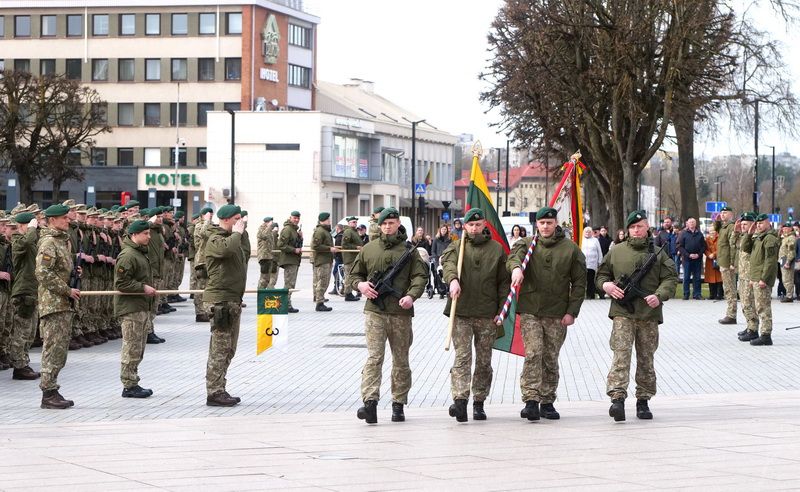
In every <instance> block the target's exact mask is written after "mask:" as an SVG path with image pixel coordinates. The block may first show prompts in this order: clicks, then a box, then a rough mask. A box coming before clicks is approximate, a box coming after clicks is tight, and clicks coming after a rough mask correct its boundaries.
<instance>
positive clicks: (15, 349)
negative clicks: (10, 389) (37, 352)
mask: <svg viewBox="0 0 800 492" xmlns="http://www.w3.org/2000/svg"><path fill="white" fill-rule="evenodd" d="M23 297H28V300H27V302H33V304H34V307H33V313H32V314H31V316H29V317H27V318H23V317H22V311H23V310H22V309H21V308H20V307H19V306H20V304H21V303H23V302H26V301H25V300H23V299H22V298H23ZM11 305H12V309H10V310H9V311H12V312H13V327H12V330H11V339H10V341H9V342H10V343H9V347H8V356H9V358H10V359H11V363H12V364H13V366H14V369H22V368H23V367H26V366H28V365H30V362H31V359H30V357H29V356H28V352H30V350H31V345H32V344H33V339H34V338H35V336H36V327H37V325H38V321H39V315H38V314H37V312H36V298H35V297H33V296H16V297H14V298H12V300H11Z"/></svg>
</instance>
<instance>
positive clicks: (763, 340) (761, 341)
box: [750, 335, 772, 345]
mask: <svg viewBox="0 0 800 492" xmlns="http://www.w3.org/2000/svg"><path fill="white" fill-rule="evenodd" d="M750 345H772V335H761V336H760V337H757V338H754V339H753V340H750Z"/></svg>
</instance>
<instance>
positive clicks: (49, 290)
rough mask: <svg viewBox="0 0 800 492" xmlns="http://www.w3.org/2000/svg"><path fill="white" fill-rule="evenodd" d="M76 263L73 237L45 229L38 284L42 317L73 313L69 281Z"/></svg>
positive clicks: (39, 251)
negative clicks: (70, 240)
mask: <svg viewBox="0 0 800 492" xmlns="http://www.w3.org/2000/svg"><path fill="white" fill-rule="evenodd" d="M73 267H74V263H73V262H72V251H71V248H70V244H69V234H68V233H67V232H65V231H60V230H58V229H51V228H49V227H48V228H45V229H43V230H42V231H41V232H40V233H39V244H38V246H37V249H36V270H35V275H36V281H37V282H38V283H39V285H38V289H37V291H38V295H39V317H40V318H41V317H43V316H47V315H48V314H53V313H62V312H67V311H72V304H71V303H70V297H69V295H70V292H71V289H70V287H69V277H70V274H72V269H73Z"/></svg>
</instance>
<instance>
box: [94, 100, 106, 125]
mask: <svg viewBox="0 0 800 492" xmlns="http://www.w3.org/2000/svg"><path fill="white" fill-rule="evenodd" d="M92 113H93V114H94V115H95V116H96V117H97V119H98V120H99V121H101V122H102V123H104V124H106V123H108V103H104V102H103V103H92Z"/></svg>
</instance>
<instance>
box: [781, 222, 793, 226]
mask: <svg viewBox="0 0 800 492" xmlns="http://www.w3.org/2000/svg"><path fill="white" fill-rule="evenodd" d="M783 227H792V223H791V222H786V223H785V224H783Z"/></svg>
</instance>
